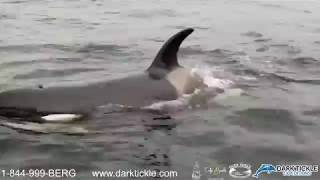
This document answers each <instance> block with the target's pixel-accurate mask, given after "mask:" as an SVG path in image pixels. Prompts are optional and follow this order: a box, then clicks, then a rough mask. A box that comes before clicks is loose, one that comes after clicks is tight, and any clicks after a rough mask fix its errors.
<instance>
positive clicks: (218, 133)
mask: <svg viewBox="0 0 320 180" xmlns="http://www.w3.org/2000/svg"><path fill="white" fill-rule="evenodd" d="M319 8H320V3H319V2H317V1H300V2H299V1H283V2H276V1H259V0H251V1H249V0H248V1H236V0H221V1H216V0H212V1H209V0H201V1H195V0H184V1H182V0H173V1H169V0H162V1H158V0H139V1H134V0H122V1H113V0H110V1H103V0H95V1H89V0H77V1H76V0H61V1H54V0H41V1H40V0H19V1H11V0H0V58H1V59H0V84H1V86H0V90H1V91H5V90H8V89H14V88H21V87H30V86H31V87H34V86H38V85H39V84H42V85H43V86H45V87H50V86H57V85H59V86H60V85H68V86H69V85H78V84H87V83H92V82H96V81H102V80H108V79H113V78H119V77H124V76H129V75H130V73H136V72H141V71H143V70H144V69H145V68H146V67H148V65H149V64H150V63H151V61H152V59H153V57H154V56H155V54H156V52H157V50H158V49H159V47H160V46H161V45H162V43H163V42H164V41H165V40H166V39H167V38H168V37H169V36H170V35H172V34H173V33H175V32H177V31H178V30H180V29H183V28H185V27H194V28H195V32H194V34H192V35H191V36H190V37H189V38H188V39H187V40H186V41H185V42H184V43H183V48H182V49H181V51H180V54H179V56H180V63H181V64H183V65H185V66H189V67H194V66H200V67H206V68H208V67H209V69H211V70H212V71H213V72H214V73H215V74H216V76H219V77H220V78H223V79H227V80H232V81H234V83H235V84H236V86H237V87H238V88H241V89H242V90H243V91H244V92H245V93H243V95H241V96H235V97H231V98H226V99H223V100H220V101H217V102H215V103H214V104H212V105H210V106H208V107H207V108H199V109H193V110H184V111H181V112H178V113H175V114H174V115H172V117H171V118H169V117H167V115H163V114H161V115H160V114H158V113H156V112H152V111H140V110H137V111H135V110H128V111H123V110H121V111H122V112H117V110H114V109H113V110H112V111H111V112H109V111H107V112H105V111H101V112H100V114H99V113H98V114H96V115H95V116H94V117H93V118H92V119H91V120H88V121H82V122H79V123H74V124H66V125H61V126H48V127H46V129H45V130H43V129H42V131H43V132H49V133H48V134H37V133H36V134H35V133H30V132H29V131H26V132H21V130H20V131H19V130H18V131H16V130H12V129H9V128H6V127H0V169H11V168H20V169H27V168H44V169H48V168H74V169H76V171H77V178H76V179H94V178H93V177H92V176H91V173H90V172H91V171H92V170H118V169H165V170H176V171H178V173H179V176H178V177H177V178H174V179H191V174H192V170H193V167H194V164H195V162H198V163H199V165H200V167H201V171H204V170H203V167H206V166H210V167H217V166H219V167H228V166H229V165H231V164H234V163H247V164H251V165H252V170H253V171H254V170H256V169H257V167H258V166H259V165H260V164H261V163H274V164H320V131H319V128H320V121H319V117H320V93H319V92H320V13H319ZM84 98H85V97H84ZM107 109H108V108H107ZM83 127H86V128H85V129H84V128H83ZM42 128H43V127H42ZM87 128H89V129H94V130H95V131H96V132H97V133H88V134H86V133H85V135H81V136H75V135H73V136H70V135H66V134H65V133H66V132H68V131H71V130H72V131H73V132H79V134H83V132H86V129H87ZM40 129H41V128H40ZM50 132H55V133H50ZM202 173H204V174H205V172H202ZM0 178H1V177H0ZM20 179H28V178H20ZM202 179H206V177H205V176H202ZM225 179H232V178H231V177H230V176H226V177H225ZM252 179H253V178H252ZM263 179H272V180H273V179H314V180H316V179H319V173H315V174H314V175H313V177H309V178H284V177H281V176H276V175H269V176H268V175H263Z"/></svg>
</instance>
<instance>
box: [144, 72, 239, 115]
mask: <svg viewBox="0 0 320 180" xmlns="http://www.w3.org/2000/svg"><path fill="white" fill-rule="evenodd" d="M166 78H167V80H168V81H169V82H170V83H171V84H172V85H174V87H175V88H176V90H177V92H178V94H179V96H180V97H179V98H178V99H176V100H171V101H161V102H156V103H153V104H151V105H149V106H145V107H144V108H145V109H154V110H161V111H179V110H183V109H193V108H199V107H200V108H201V107H202V106H206V105H208V103H210V102H211V100H213V101H215V100H219V101H220V100H223V99H226V98H228V97H234V96H240V95H241V94H242V92H243V91H242V90H241V89H232V88H231V87H232V85H233V84H234V82H233V81H231V80H228V79H219V78H215V77H214V73H213V71H212V69H209V68H203V67H195V68H192V69H190V70H189V69H185V68H177V69H175V70H174V71H172V72H170V73H169V74H168V75H167V76H166ZM198 83H202V84H203V86H202V87H201V86H200V87H199V84H198ZM193 85H197V86H193ZM188 90H189V91H191V90H192V91H191V93H185V92H187V91H188Z"/></svg>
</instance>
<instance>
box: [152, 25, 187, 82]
mask: <svg viewBox="0 0 320 180" xmlns="http://www.w3.org/2000/svg"><path fill="white" fill-rule="evenodd" d="M192 32H193V29H192V28H187V29H184V30H182V31H180V32H178V33H176V34H175V35H173V36H172V37H171V38H170V39H169V40H167V42H166V43H165V44H164V45H163V46H162V47H161V49H160V50H159V52H158V54H157V56H156V57H155V59H154V60H153V62H152V64H151V65H150V67H149V68H148V69H147V71H148V72H149V74H150V75H152V76H155V75H156V74H158V72H167V71H171V70H172V69H174V68H176V67H178V66H179V63H178V58H177V52H178V51H179V47H180V45H181V43H182V41H183V40H184V39H185V38H186V37H187V36H189V35H190V34H191V33H192ZM156 76H158V75H156Z"/></svg>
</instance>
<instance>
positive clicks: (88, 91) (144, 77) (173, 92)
mask: <svg viewBox="0 0 320 180" xmlns="http://www.w3.org/2000/svg"><path fill="white" fill-rule="evenodd" d="M192 32H193V29H192V28H187V29H184V30H182V31H180V32H178V33H176V34H175V35H173V36H172V37H171V38H170V39H169V40H167V41H166V43H165V44H164V45H163V46H162V47H161V49H160V50H159V52H158V54H157V55H156V57H155V59H154V61H153V62H152V64H151V65H150V66H149V67H148V68H147V69H146V70H145V71H144V72H143V73H140V74H136V75H130V76H129V77H126V78H122V79H115V80H111V81H107V82H99V83H93V84H89V85H86V86H76V87H74V86H73V87H51V88H34V89H33V88H29V89H16V90H10V91H5V92H2V93H0V116H2V117H6V118H35V119H37V118H42V119H44V120H52V119H55V117H57V118H58V119H64V117H66V118H67V119H70V118H71V119H72V117H73V116H75V117H80V116H78V115H79V114H80V115H85V114H90V113H91V112H92V111H93V110H94V109H95V108H96V107H98V106H101V105H106V104H109V103H111V104H121V105H125V106H133V107H142V106H146V105H150V104H152V103H154V102H157V101H166V100H175V99H177V98H178V97H179V96H181V95H182V94H190V93H192V92H194V90H195V89H196V88H200V87H203V86H205V85H204V83H203V82H202V81H201V79H199V78H197V77H195V76H192V74H191V71H190V69H187V68H184V67H182V66H181V65H179V63H178V59H177V53H178V51H179V47H180V45H181V43H182V42H183V40H184V39H185V38H186V37H187V36H188V35H190V34H191V33H192ZM55 115H57V116H55Z"/></svg>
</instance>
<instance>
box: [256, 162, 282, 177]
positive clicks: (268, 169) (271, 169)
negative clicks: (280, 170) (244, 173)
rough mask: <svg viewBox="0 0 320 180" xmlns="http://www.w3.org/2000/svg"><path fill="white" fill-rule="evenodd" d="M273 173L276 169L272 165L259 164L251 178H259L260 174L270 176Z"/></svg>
mask: <svg viewBox="0 0 320 180" xmlns="http://www.w3.org/2000/svg"><path fill="white" fill-rule="evenodd" d="M274 172H276V168H275V167H274V166H273V165H272V164H261V165H260V167H259V168H258V169H257V171H256V173H254V174H253V175H252V177H255V178H259V175H260V174H261V173H267V174H271V173H274Z"/></svg>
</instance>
